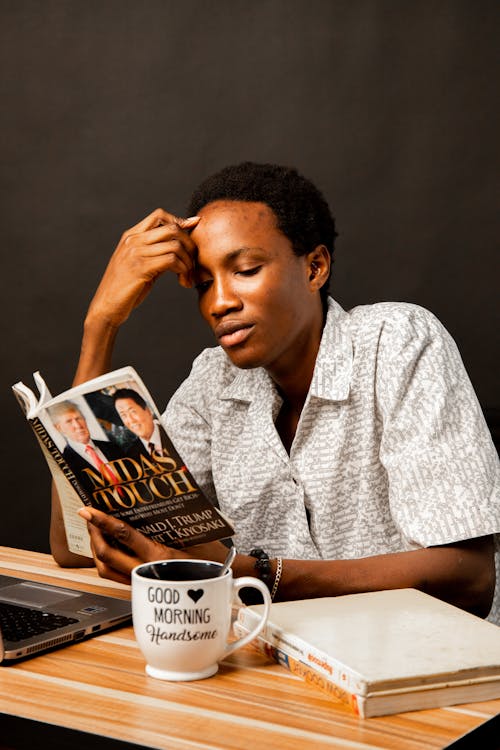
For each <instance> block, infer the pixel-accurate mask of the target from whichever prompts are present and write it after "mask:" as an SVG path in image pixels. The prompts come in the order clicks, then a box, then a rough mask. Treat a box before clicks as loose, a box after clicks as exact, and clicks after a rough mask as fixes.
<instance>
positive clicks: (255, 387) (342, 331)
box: [220, 297, 353, 402]
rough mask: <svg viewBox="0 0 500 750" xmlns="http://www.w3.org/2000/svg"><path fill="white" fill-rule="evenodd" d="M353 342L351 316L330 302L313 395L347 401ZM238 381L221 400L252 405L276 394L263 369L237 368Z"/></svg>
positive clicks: (235, 381)
mask: <svg viewBox="0 0 500 750" xmlns="http://www.w3.org/2000/svg"><path fill="white" fill-rule="evenodd" d="M352 362H353V351H352V339H351V334H350V330H349V315H348V313H346V312H345V310H343V309H342V307H341V306H340V305H339V304H338V302H335V300H334V299H332V298H331V297H329V298H328V311H327V316H326V323H325V327H324V329H323V334H322V337H321V343H320V347H319V351H318V356H317V358H316V364H315V366H314V373H313V377H312V381H311V387H310V395H311V396H315V397H316V398H320V399H324V400H327V401H345V400H347V398H348V397H349V390H350V385H351V377H352ZM234 370H235V377H234V379H233V380H232V381H231V383H229V385H228V386H227V387H226V388H225V389H224V390H223V391H222V393H221V396H220V398H221V399H223V400H235V401H246V402H251V401H254V400H256V399H257V398H259V399H260V398H266V397H267V398H268V397H269V395H271V394H272V395H274V394H276V389H275V386H274V383H273V381H272V380H271V378H270V377H269V375H268V374H267V372H266V371H265V370H264V369H263V368H262V367H256V368H254V369H250V370H240V369H238V368H236V367H235V368H234Z"/></svg>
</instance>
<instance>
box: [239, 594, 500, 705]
mask: <svg viewBox="0 0 500 750" xmlns="http://www.w3.org/2000/svg"><path fill="white" fill-rule="evenodd" d="M261 610H262V605H253V606H250V607H241V608H240V609H239V610H238V615H237V620H236V622H235V626H234V627H235V629H236V630H238V628H240V632H244V631H248V630H250V629H251V628H252V627H253V626H254V623H255V621H256V620H257V618H258V617H259V616H260V615H259V613H260V612H261ZM259 639H260V640H259ZM259 639H257V641H256V645H257V647H258V648H259V649H260V650H261V651H263V652H264V653H267V654H268V655H269V656H270V657H271V658H273V659H274V660H275V661H277V662H278V663H280V664H282V665H283V666H285V667H286V668H287V669H289V670H290V671H291V672H293V673H294V674H296V675H298V676H300V677H301V678H302V679H304V680H305V681H306V682H308V684H311V685H315V686H316V687H318V688H319V689H321V690H323V692H326V693H329V695H330V696H331V697H332V698H334V699H340V700H343V701H344V702H346V703H348V704H349V705H350V706H351V708H352V709H353V710H354V712H355V713H357V714H358V715H359V716H361V717H364V718H367V717H370V716H380V715H386V714H392V713H400V712H403V711H415V710H420V709H424V708H437V707H441V706H449V705H454V704H457V703H472V702H474V701H483V700H494V699H496V698H500V628H499V627H498V626H496V625H494V624H493V623H490V622H487V621H485V620H482V619H481V618H479V617H476V616H475V615H472V614H469V613H468V612H465V611H464V610H462V609H459V608H458V607H454V606H453V605H451V604H447V603H446V602H443V601H441V600H440V599H436V598H435V597H433V596H430V595H428V594H425V593H423V592H421V591H417V590H416V589H395V590H390V591H375V592H369V593H363V594H348V595H346V596H338V597H325V598H321V599H304V600H298V601H291V602H277V603H273V604H272V605H271V611H270V614H269V619H268V622H267V623H266V625H265V627H264V630H263V631H262V632H261V634H260V636H259Z"/></svg>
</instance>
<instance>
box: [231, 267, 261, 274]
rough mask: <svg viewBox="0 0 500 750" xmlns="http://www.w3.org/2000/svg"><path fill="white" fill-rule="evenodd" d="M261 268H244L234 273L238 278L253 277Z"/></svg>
mask: <svg viewBox="0 0 500 750" xmlns="http://www.w3.org/2000/svg"><path fill="white" fill-rule="evenodd" d="M261 268H262V266H253V267H252V268H245V269H244V270H242V271H236V273H237V274H238V275H239V276H255V274H256V273H258V272H259V271H260V269H261Z"/></svg>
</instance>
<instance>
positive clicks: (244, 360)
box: [224, 349, 264, 370]
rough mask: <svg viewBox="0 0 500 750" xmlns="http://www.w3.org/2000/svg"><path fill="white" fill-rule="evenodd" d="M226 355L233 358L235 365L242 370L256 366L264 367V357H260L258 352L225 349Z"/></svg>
mask: <svg viewBox="0 0 500 750" xmlns="http://www.w3.org/2000/svg"><path fill="white" fill-rule="evenodd" d="M224 351H225V353H226V356H227V357H228V358H229V359H230V360H231V362H232V363H233V365H234V366H235V367H238V368H239V369H240V370H253V369H255V368H256V367H263V366H264V360H263V359H262V357H258V356H257V355H256V354H251V353H250V352H244V351H240V352H237V351H231V350H227V349H224Z"/></svg>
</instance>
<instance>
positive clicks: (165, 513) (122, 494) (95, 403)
mask: <svg viewBox="0 0 500 750" xmlns="http://www.w3.org/2000/svg"><path fill="white" fill-rule="evenodd" d="M33 378H34V381H35V383H36V386H37V388H38V391H39V396H38V397H37V396H35V394H34V392H33V391H32V390H31V389H30V388H28V387H27V386H25V385H24V384H23V383H16V384H15V385H14V386H12V390H13V391H14V394H15V396H16V397H17V399H18V401H19V403H20V404H21V406H22V408H23V411H24V412H25V414H26V417H27V419H28V421H29V422H30V424H31V427H32V428H33V430H34V433H35V435H36V437H37V438H38V441H39V444H40V447H41V449H42V451H43V454H44V456H45V458H46V460H47V463H48V465H49V468H50V471H51V473H52V476H53V478H54V482H55V484H56V487H57V490H58V493H59V498H60V500H61V506H62V512H63V518H64V526H65V530H66V537H67V541H68V548H69V549H70V551H71V552H75V553H77V554H80V555H87V556H91V550H90V544H89V536H88V532H87V526H86V522H85V521H84V520H83V519H82V518H80V516H79V515H78V513H77V510H78V509H79V508H80V507H81V506H82V504H84V505H91V506H93V507H95V508H98V509H99V510H103V511H105V512H106V513H109V514H111V515H113V516H116V517H118V518H121V519H123V520H124V521H126V522H127V523H129V524H130V525H131V526H134V527H135V528H137V529H139V530H140V531H142V532H143V533H144V534H146V535H147V536H149V537H151V538H153V539H155V540H156V541H158V542H161V543H162V544H166V545H167V546H169V547H175V548H178V549H179V548H182V547H188V546H191V545H193V544H200V543H202V542H210V541H214V540H215V539H224V538H226V537H230V536H232V535H233V534H234V529H233V528H232V526H231V524H230V523H229V521H228V520H227V519H226V518H224V516H223V515H222V514H221V513H220V511H219V510H218V509H217V508H216V507H214V505H213V504H212V503H211V502H210V501H209V499H208V498H207V497H206V496H205V495H204V494H203V492H202V491H201V490H200V488H199V487H198V486H197V484H196V482H195V480H194V478H193V476H192V475H191V474H190V472H189V469H188V468H187V466H185V464H184V462H183V460H182V458H181V457H180V456H179V454H178V453H177V451H176V450H175V447H174V445H173V443H172V441H171V440H170V438H169V437H168V435H167V434H166V432H165V430H164V428H163V426H162V424H161V420H160V415H159V413H158V410H157V408H156V406H155V404H154V402H153V400H152V398H151V396H150V394H149V392H148V391H147V389H146V387H145V385H144V383H143V382H142V380H141V379H140V377H139V376H138V374H137V373H136V371H135V370H134V369H133V368H132V367H123V368H121V369H120V370H115V371H113V372H110V373H107V374H105V375H101V376H100V377H98V378H94V379H93V380H89V381H88V382H86V383H83V384H81V385H78V386H76V387H74V388H71V389H70V390H68V391H65V392H64V393H61V394H60V395H58V396H56V397H54V398H52V396H51V394H50V392H49V390H48V388H47V386H46V384H45V382H44V380H43V378H42V377H41V375H40V373H38V372H37V373H35V374H34V375H33Z"/></svg>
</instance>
